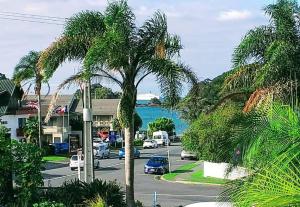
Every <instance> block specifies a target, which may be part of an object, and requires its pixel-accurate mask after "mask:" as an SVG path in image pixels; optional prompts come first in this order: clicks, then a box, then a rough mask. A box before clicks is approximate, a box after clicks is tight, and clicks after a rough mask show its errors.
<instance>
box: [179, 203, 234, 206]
mask: <svg viewBox="0 0 300 207" xmlns="http://www.w3.org/2000/svg"><path fill="white" fill-rule="evenodd" d="M185 207H233V205H232V204H231V203H229V202H200V203H193V204H189V205H187V206H185Z"/></svg>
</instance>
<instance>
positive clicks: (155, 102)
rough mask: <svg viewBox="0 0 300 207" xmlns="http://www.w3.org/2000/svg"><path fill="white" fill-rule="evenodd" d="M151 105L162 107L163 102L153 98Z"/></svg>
mask: <svg viewBox="0 0 300 207" xmlns="http://www.w3.org/2000/svg"><path fill="white" fill-rule="evenodd" d="M150 104H157V105H161V101H160V100H159V99H158V98H155V97H154V98H151V100H150Z"/></svg>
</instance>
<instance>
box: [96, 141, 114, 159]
mask: <svg viewBox="0 0 300 207" xmlns="http://www.w3.org/2000/svg"><path fill="white" fill-rule="evenodd" d="M93 148H94V156H95V157H98V158H101V159H104V158H109V157H110V149H109V147H108V145H107V144H98V145H94V147H93Z"/></svg>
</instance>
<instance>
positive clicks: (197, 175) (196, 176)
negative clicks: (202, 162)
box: [187, 170, 227, 184]
mask: <svg viewBox="0 0 300 207" xmlns="http://www.w3.org/2000/svg"><path fill="white" fill-rule="evenodd" d="M187 181H190V182H198V183H210V184H225V183H226V181H227V180H224V179H220V178H213V177H204V172H203V170H199V171H197V172H194V173H192V174H191V176H190V177H188V178H187Z"/></svg>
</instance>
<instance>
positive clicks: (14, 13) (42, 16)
mask: <svg viewBox="0 0 300 207" xmlns="http://www.w3.org/2000/svg"><path fill="white" fill-rule="evenodd" d="M0 13H3V14H11V15H19V16H30V17H40V18H49V19H61V20H67V19H68V18H64V17H55V16H46V15H37V14H28V13H27V14H26V13H18V12H6V11H0Z"/></svg>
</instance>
